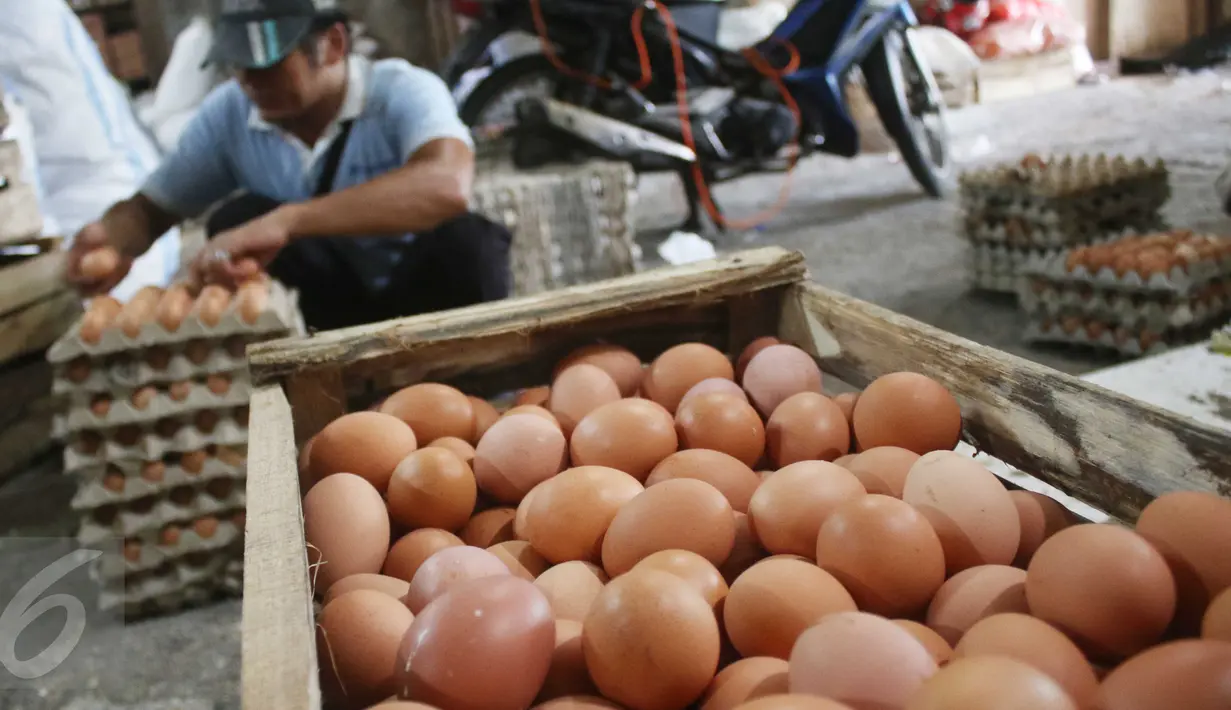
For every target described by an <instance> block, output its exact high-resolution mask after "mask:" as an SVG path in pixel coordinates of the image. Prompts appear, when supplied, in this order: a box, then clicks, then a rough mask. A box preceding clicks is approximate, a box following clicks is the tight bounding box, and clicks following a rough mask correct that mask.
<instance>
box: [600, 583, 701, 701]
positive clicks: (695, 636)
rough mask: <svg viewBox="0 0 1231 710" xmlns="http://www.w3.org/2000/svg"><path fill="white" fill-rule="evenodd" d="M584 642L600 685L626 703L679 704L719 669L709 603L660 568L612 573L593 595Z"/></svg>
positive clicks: (698, 691) (697, 692) (694, 696)
mask: <svg viewBox="0 0 1231 710" xmlns="http://www.w3.org/2000/svg"><path fill="white" fill-rule="evenodd" d="M581 643H582V648H583V650H584V652H585V661H586V666H587V667H588V668H589V670H590V677H591V678H593V679H594V684H595V685H596V686H598V689H599V691H600V692H601V693H602V694H603V695H604V696H606V697H608V698H611V699H612V700H615V701H616V702H618V703H620V704H621V705H624V706H625V707H627V708H629V710H672V709H676V710H678V709H679V708H684V707H686V706H687V705H689V704H690V703H692V702H693V701H694V700H696V699H697V698H699V697H700V696H701V694H702V693H703V692H704V691H705V688H706V686H708V685H709V684H710V681H711V680H712V679H713V677H714V673H715V672H716V671H717V670H718V652H719V644H720V636H719V631H718V622H717V620H716V619H715V618H714V612H713V610H712V609H711V608H710V605H709V604H707V603H706V601H705V600H704V599H703V598H702V597H701V595H700V594H697V592H696V590H695V589H694V588H693V587H692V586H690V585H689V584H688V583H686V582H684V581H683V580H681V579H680V578H678V577H676V576H674V575H670V574H667V573H665V572H656V571H653V570H646V571H644V572H640V573H638V574H630V575H626V576H624V577H619V578H617V579H613V580H612V581H611V583H610V584H608V585H607V586H606V587H604V588H603V591H602V592H601V593H600V594H599V595H598V598H597V599H595V600H594V606H593V608H591V610H590V613H589V614H588V615H587V616H586V620H585V622H584V623H583V630H582V635H581Z"/></svg>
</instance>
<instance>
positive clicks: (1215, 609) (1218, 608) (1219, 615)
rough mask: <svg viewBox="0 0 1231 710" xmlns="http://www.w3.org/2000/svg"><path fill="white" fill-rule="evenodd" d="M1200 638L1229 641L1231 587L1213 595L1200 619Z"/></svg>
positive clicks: (1230, 635) (1230, 630) (1230, 636)
mask: <svg viewBox="0 0 1231 710" xmlns="http://www.w3.org/2000/svg"><path fill="white" fill-rule="evenodd" d="M1201 638H1203V639H1208V640H1211V641H1227V642H1231V589H1226V590H1223V593H1222V594H1219V595H1218V596H1216V597H1214V601H1212V602H1210V606H1209V608H1207V609H1206V610H1205V618H1204V619H1202V621H1201Z"/></svg>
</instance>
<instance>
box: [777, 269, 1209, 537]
mask: <svg viewBox="0 0 1231 710" xmlns="http://www.w3.org/2000/svg"><path fill="white" fill-rule="evenodd" d="M793 291H794V295H793V298H796V299H799V304H798V305H797V306H795V307H792V308H784V316H783V321H784V322H783V324H782V328H781V331H782V332H783V334H784V335H786V336H787V337H789V338H790V339H791V340H792V341H794V342H797V343H799V344H801V345H802V346H806V347H810V348H811V349H812V350H813V351H814V354H815V355H817V356H818V357H820V358H821V360H822V363H823V366H824V367H825V369H826V370H828V371H832V372H833V373H834V374H836V375H837V376H838V377H841V378H842V379H843V380H846V381H847V382H850V383H851V384H854V385H857V386H863V385H865V384H866V383H867V382H868V381H870V380H871V379H873V378H875V377H878V376H880V375H883V374H886V373H889V372H896V371H901V370H913V371H915V372H921V373H923V374H925V375H928V376H929V377H932V378H934V379H936V380H937V381H939V382H941V383H943V384H944V385H945V386H947V387H948V388H949V389H950V390H951V391H952V392H953V393H954V395H955V396H957V398H958V399H959V401H961V403H962V412H963V415H964V419H965V438H966V439H967V440H968V441H969V442H970V443H971V444H972V445H974V446H975V447H977V448H978V449H980V450H982V451H985V452H987V453H988V454H990V455H992V456H995V457H996V458H999V459H1001V460H1003V461H1005V462H1006V463H1008V464H1011V465H1013V466H1016V467H1018V468H1020V469H1022V470H1023V471H1025V472H1026V473H1029V474H1032V475H1035V476H1037V477H1038V478H1040V479H1041V480H1043V481H1045V482H1047V483H1050V484H1052V485H1054V486H1056V487H1057V488H1059V489H1060V490H1062V491H1064V492H1066V493H1069V494H1071V495H1073V496H1075V497H1077V498H1079V499H1081V500H1084V501H1087V502H1090V503H1092V504H1094V505H1096V506H1097V507H1100V508H1102V509H1103V510H1105V511H1107V512H1108V513H1109V514H1111V515H1113V516H1115V517H1118V518H1121V519H1123V520H1134V519H1135V518H1136V516H1137V514H1138V512H1140V510H1141V508H1142V507H1143V506H1144V505H1145V504H1146V503H1148V502H1149V501H1150V500H1152V499H1153V498H1154V497H1156V496H1158V495H1159V494H1161V493H1164V492H1166V491H1171V490H1177V489H1189V490H1204V491H1212V492H1215V493H1218V494H1220V495H1224V496H1227V495H1231V457H1229V456H1228V449H1229V441H1231V440H1229V439H1228V437H1227V435H1226V433H1225V432H1222V431H1219V430H1217V429H1214V428H1212V427H1209V426H1206V425H1204V424H1201V423H1199V422H1196V421H1193V420H1191V419H1187V418H1184V417H1177V416H1175V415H1174V414H1171V413H1169V412H1167V411H1164V410H1162V409H1159V408H1158V407H1154V406H1151V405H1148V404H1144V403H1141V402H1138V401H1136V400H1133V399H1131V398H1129V397H1125V396H1123V395H1120V394H1116V393H1114V392H1111V391H1109V390H1106V389H1103V388H1101V387H1098V386H1096V385H1092V384H1089V383H1086V382H1083V381H1081V380H1079V379H1076V378H1074V377H1070V376H1068V375H1064V374H1062V373H1059V372H1056V371H1055V370H1052V369H1050V368H1047V367H1044V366H1042V365H1038V364H1035V363H1032V362H1029V361H1027V360H1023V359H1021V358H1018V357H1015V356H1012V355H1009V354H1007V353H1003V352H1000V351H998V350H995V349H992V348H988V347H984V346H982V345H979V344H977V343H974V342H971V341H969V340H966V339H965V338H960V337H958V336H956V335H952V334H950V333H946V332H944V331H941V330H939V329H936V328H933V327H931V326H928V325H925V324H923V323H920V322H918V321H915V320H913V319H911V318H907V317H906V316H903V315H899V314H897V313H894V312H892V311H889V310H886V309H884V308H880V307H878V306H874V305H872V304H869V303H865V302H862V301H859V300H857V299H854V298H851V297H849V296H845V295H842V294H840V293H837V292H834V291H830V290H828V289H825V288H822V287H820V286H817V285H815V284H801V285H799V286H796V287H794V288H793Z"/></svg>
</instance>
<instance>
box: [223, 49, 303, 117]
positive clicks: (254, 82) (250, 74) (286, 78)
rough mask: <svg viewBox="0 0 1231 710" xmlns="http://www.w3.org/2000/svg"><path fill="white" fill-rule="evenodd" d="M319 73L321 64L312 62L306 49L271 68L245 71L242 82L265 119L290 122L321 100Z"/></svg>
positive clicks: (239, 75) (241, 84) (239, 77)
mask: <svg viewBox="0 0 1231 710" xmlns="http://www.w3.org/2000/svg"><path fill="white" fill-rule="evenodd" d="M319 72H320V66H319V63H317V62H313V61H310V58H309V57H308V55H307V53H306V52H305V51H304V50H296V51H295V52H292V53H291V54H290V55H289V56H287V57H286V59H283V60H282V61H281V62H278V63H277V64H275V65H274V66H272V67H270V68H268V69H244V70H241V71H240V72H239V73H238V79H239V84H240V86H241V87H243V89H244V93H245V94H247V95H248V98H249V99H251V100H252V103H254V104H256V107H257V109H258V110H259V111H260V112H261V118H263V119H265V120H266V121H286V120H292V119H295V118H297V117H299V116H300V115H301V114H303V112H304V111H306V110H307V109H308V107H310V106H312V105H313V104H314V103H315V102H316V101H318V100H319V99H320V93H321V89H320V86H319V85H320V82H319V81H318V75H319Z"/></svg>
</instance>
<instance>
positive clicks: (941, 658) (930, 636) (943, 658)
mask: <svg viewBox="0 0 1231 710" xmlns="http://www.w3.org/2000/svg"><path fill="white" fill-rule="evenodd" d="M893 623H895V624H897V625H898V626H900V627H902V628H903V629H906V630H907V631H909V632H910V635H911V636H914V637H915V640H916V641H918V642H919V643H921V644H923V647H924V648H926V649H927V650H928V653H929V654H930V655H931V656H932V660H933V661H936V665H938V666H943V665H945V664H946V663H948V662H949V659H951V658H953V648H952V647H951V646H949V642H947V641H945V640H944V639H942V638H941V637H940V634H938V633H936V632H935V631H933V630H931V629H929V628H928V627H926V626H924V625H923V624H920V623H919V622H918V621H911V620H910V619H894V620H893Z"/></svg>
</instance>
